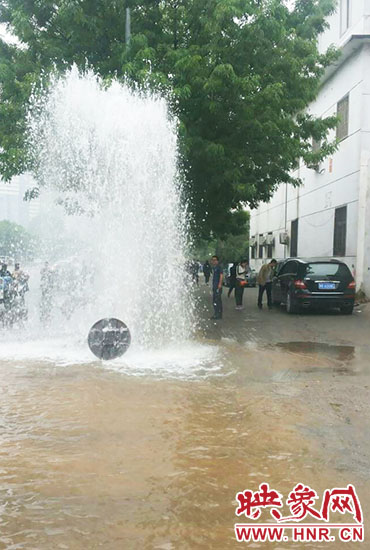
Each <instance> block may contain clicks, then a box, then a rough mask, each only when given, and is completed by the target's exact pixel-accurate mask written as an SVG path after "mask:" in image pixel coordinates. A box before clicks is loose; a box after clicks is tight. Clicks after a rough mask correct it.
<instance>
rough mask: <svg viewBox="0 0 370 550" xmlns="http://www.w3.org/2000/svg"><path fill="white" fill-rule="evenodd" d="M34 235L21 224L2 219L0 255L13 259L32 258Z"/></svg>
mask: <svg viewBox="0 0 370 550" xmlns="http://www.w3.org/2000/svg"><path fill="white" fill-rule="evenodd" d="M34 251H35V239H34V237H33V236H32V235H31V234H30V233H29V232H28V231H27V230H26V229H25V228H24V227H23V226H22V225H18V224H16V223H13V222H10V221H7V220H3V221H1V222H0V256H1V257H2V258H11V259H13V260H15V261H19V260H29V259H32V258H33V255H34Z"/></svg>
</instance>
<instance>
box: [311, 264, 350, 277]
mask: <svg viewBox="0 0 370 550" xmlns="http://www.w3.org/2000/svg"><path fill="white" fill-rule="evenodd" d="M305 269H306V271H305V276H308V277H339V278H340V279H352V275H351V272H350V270H349V269H348V267H347V266H346V265H345V264H336V263H317V264H316V263H314V264H307V266H306V268H305Z"/></svg>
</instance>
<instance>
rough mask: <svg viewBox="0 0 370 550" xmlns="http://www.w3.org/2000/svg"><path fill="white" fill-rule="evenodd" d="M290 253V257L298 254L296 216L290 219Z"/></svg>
mask: <svg viewBox="0 0 370 550" xmlns="http://www.w3.org/2000/svg"><path fill="white" fill-rule="evenodd" d="M290 255H291V257H292V258H296V257H297V255H298V218H297V219H296V220H293V221H292V223H291V227H290Z"/></svg>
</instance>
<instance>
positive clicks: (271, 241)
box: [266, 234, 275, 246]
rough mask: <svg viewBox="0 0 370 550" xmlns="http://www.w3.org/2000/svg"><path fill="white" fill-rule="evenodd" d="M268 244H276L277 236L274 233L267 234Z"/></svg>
mask: <svg viewBox="0 0 370 550" xmlns="http://www.w3.org/2000/svg"><path fill="white" fill-rule="evenodd" d="M266 244H267V245H268V246H271V245H272V246H273V245H274V244H275V237H274V235H270V234H268V235H267V237H266Z"/></svg>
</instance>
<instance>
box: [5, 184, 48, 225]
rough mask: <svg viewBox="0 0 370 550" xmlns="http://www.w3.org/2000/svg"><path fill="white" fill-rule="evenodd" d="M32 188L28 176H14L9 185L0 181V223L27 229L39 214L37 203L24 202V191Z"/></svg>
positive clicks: (35, 200) (32, 185)
mask: <svg viewBox="0 0 370 550" xmlns="http://www.w3.org/2000/svg"><path fill="white" fill-rule="evenodd" d="M33 187H34V182H33V181H32V179H31V177H30V176H28V175H26V174H25V175H22V176H16V177H14V178H13V179H12V181H11V182H10V183H5V182H3V181H0V221H2V220H8V221H11V222H14V223H18V224H20V225H23V227H26V228H28V227H29V225H30V223H31V221H32V220H33V219H34V218H35V216H37V214H38V212H39V201H38V199H33V200H32V201H25V200H24V196H25V194H26V191H28V190H29V189H32V188H33Z"/></svg>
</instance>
